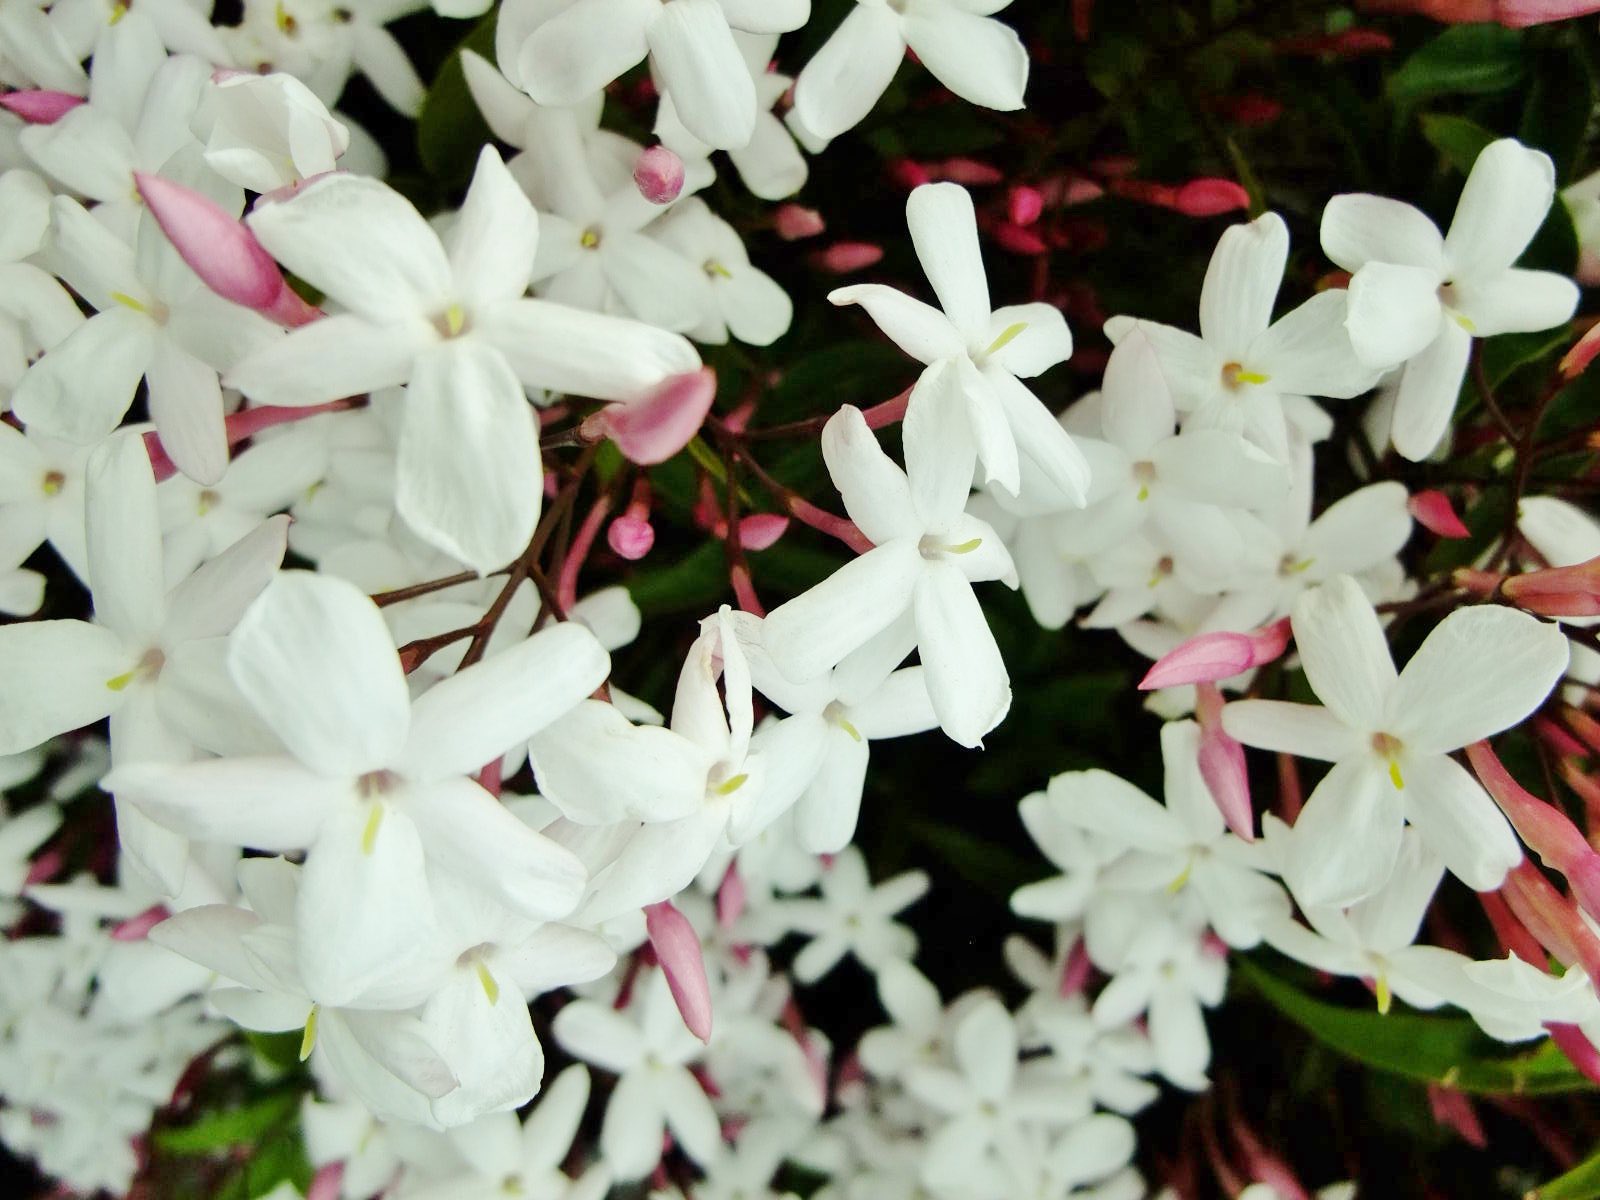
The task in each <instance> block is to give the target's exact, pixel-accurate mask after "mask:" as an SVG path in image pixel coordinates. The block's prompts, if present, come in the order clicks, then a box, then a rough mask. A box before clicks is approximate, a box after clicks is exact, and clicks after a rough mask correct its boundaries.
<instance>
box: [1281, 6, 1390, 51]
mask: <svg viewBox="0 0 1600 1200" xmlns="http://www.w3.org/2000/svg"><path fill="white" fill-rule="evenodd" d="M1368 7H1369V8H1370V7H1374V6H1373V5H1370V4H1369V5H1368ZM1272 48H1273V50H1275V51H1276V52H1277V53H1279V54H1307V55H1322V54H1328V55H1332V56H1334V57H1336V58H1354V57H1356V56H1357V55H1360V54H1387V53H1388V52H1389V51H1390V50H1393V49H1394V39H1393V38H1392V37H1390V36H1389V35H1388V34H1387V33H1384V32H1383V31H1381V30H1378V29H1346V30H1345V31H1344V32H1343V33H1331V34H1317V35H1312V36H1309V37H1290V38H1280V39H1279V40H1278V41H1276V42H1274V43H1272Z"/></svg>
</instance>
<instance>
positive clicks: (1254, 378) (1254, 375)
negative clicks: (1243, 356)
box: [1235, 371, 1272, 383]
mask: <svg viewBox="0 0 1600 1200" xmlns="http://www.w3.org/2000/svg"><path fill="white" fill-rule="evenodd" d="M1235 378H1236V379H1238V381H1239V382H1240V383H1271V382H1272V376H1271V375H1263V374H1262V373H1261V372H1260V371H1240V372H1239V373H1238V375H1236V376H1235Z"/></svg>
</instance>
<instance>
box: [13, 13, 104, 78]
mask: <svg viewBox="0 0 1600 1200" xmlns="http://www.w3.org/2000/svg"><path fill="white" fill-rule="evenodd" d="M58 24H59V18H57V17H55V16H54V15H53V14H51V13H50V12H49V11H47V9H46V7H45V5H43V4H41V3H39V2H38V0H5V3H4V4H0V80H3V81H4V82H5V84H6V86H8V87H13V88H28V87H38V88H48V89H49V90H51V91H56V92H66V93H67V94H68V95H72V96H81V95H83V94H84V93H85V92H87V91H88V89H89V79H88V76H86V75H85V74H84V73H83V66H82V55H81V54H76V53H74V52H73V48H72V46H71V45H70V44H69V43H68V40H67V38H66V37H64V36H63V33H62V30H61V29H60V28H58Z"/></svg>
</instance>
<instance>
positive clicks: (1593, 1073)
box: [1545, 1021, 1600, 1083]
mask: <svg viewBox="0 0 1600 1200" xmlns="http://www.w3.org/2000/svg"><path fill="white" fill-rule="evenodd" d="M1545 1028H1546V1029H1548V1030H1549V1031H1550V1040H1551V1041H1552V1042H1554V1043H1555V1044H1556V1045H1557V1046H1560V1047H1561V1053H1563V1054H1565V1055H1566V1056H1567V1059H1568V1060H1569V1061H1570V1062H1571V1063H1572V1065H1573V1066H1575V1067H1577V1068H1578V1070H1579V1071H1580V1072H1582V1073H1583V1076H1584V1078H1586V1079H1588V1080H1590V1081H1592V1082H1594V1083H1600V1050H1596V1049H1595V1046H1594V1043H1593V1042H1591V1041H1590V1040H1589V1035H1588V1034H1586V1033H1584V1032H1583V1030H1582V1029H1580V1028H1579V1027H1578V1026H1576V1025H1564V1024H1562V1023H1561V1022H1559V1021H1547V1022H1545Z"/></svg>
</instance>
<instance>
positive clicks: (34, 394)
mask: <svg viewBox="0 0 1600 1200" xmlns="http://www.w3.org/2000/svg"><path fill="white" fill-rule="evenodd" d="M130 186H131V184H130ZM99 213H100V210H99V208H96V210H95V212H94V213H93V214H91V213H89V212H88V211H86V210H85V209H84V208H83V207H82V206H81V205H79V204H78V203H77V202H76V201H74V200H70V199H68V198H66V197H64V196H63V197H58V198H57V199H56V201H55V203H54V229H55V240H56V246H57V249H58V251H59V253H60V254H61V256H62V258H63V259H64V260H65V270H66V274H67V276H68V279H69V281H70V282H71V283H72V286H73V288H74V290H75V291H77V292H78V293H79V294H80V295H82V296H84V297H85V298H86V299H88V301H89V302H90V304H92V305H93V306H94V307H95V309H96V310H97V311H96V313H95V315H94V316H93V317H91V318H89V320H88V321H86V322H84V324H82V325H80V326H79V327H78V328H77V329H75V330H74V331H73V332H72V333H71V334H69V335H68V336H67V337H66V338H65V339H64V340H62V341H61V342H60V343H59V344H58V345H57V346H55V347H54V348H53V349H52V350H50V351H49V352H48V353H47V354H45V356H44V357H43V358H41V359H40V360H39V361H38V362H36V363H35V364H34V365H33V366H32V367H30V368H29V369H28V372H27V374H25V375H24V376H23V377H22V379H21V380H20V381H19V382H18V384H17V387H16V391H15V392H14V393H13V395H12V407H13V408H14V409H15V410H16V413H17V415H18V416H19V417H21V418H22V420H23V421H24V422H25V423H26V424H27V425H28V426H29V427H30V428H32V429H33V430H34V431H35V432H37V433H42V434H45V435H47V436H49V437H53V438H60V439H63V440H65V441H70V442H77V443H80V444H87V445H92V444H93V443H95V442H98V441H99V440H100V439H102V438H104V437H106V436H108V435H109V434H110V433H111V431H112V430H113V429H115V428H116V427H117V423H118V422H119V421H121V420H122V418H123V416H124V414H125V413H126V412H127V411H128V407H129V405H131V404H132V403H133V399H134V393H135V391H136V390H137V389H138V386H139V381H140V380H141V379H143V380H144V382H145V388H146V393H147V397H148V403H149V407H150V416H151V419H152V420H153V421H154V422H155V426H156V430H157V432H159V433H160V434H161V444H162V447H163V449H165V450H166V452H167V454H168V456H169V457H170V458H171V459H172V461H173V462H174V463H176V464H177V466H178V468H179V469H180V470H182V471H183V472H184V473H185V474H187V475H189V476H190V477H191V478H193V479H194V480H195V481H196V482H198V483H202V484H209V483H215V482H216V481H217V480H218V479H220V478H221V477H222V473H223V471H224V470H225V469H226V468H227V464H228V440H227V433H226V430H225V427H224V425H223V405H222V388H221V385H220V384H219V382H218V373H219V372H220V371H225V370H227V369H228V368H230V367H232V366H233V364H234V363H236V362H237V361H238V360H239V359H240V358H241V357H242V356H243V355H245V354H247V353H249V352H250V351H252V350H257V349H262V348H264V347H267V346H269V345H271V344H272V343H274V342H276V341H278V340H279V337H280V331H279V329H278V328H277V326H275V325H273V324H272V323H271V322H270V321H268V320H267V319H266V318H265V317H262V316H260V315H259V314H257V313H253V312H251V311H250V310H249V309H246V308H242V307H241V306H239V305H237V304H234V303H232V302H230V301H227V300H224V299H222V298H221V297H220V296H218V295H217V294H216V293H214V292H212V291H211V290H210V289H209V288H207V287H206V286H205V285H204V284H203V283H201V282H200V279H199V277H198V276H196V275H195V273H194V272H193V271H191V270H190V269H189V268H188V266H186V265H185V264H184V262H183V260H182V259H181V258H179V257H178V253H177V251H176V250H174V249H173V248H172V244H171V243H170V242H168V241H167V239H166V235H165V234H163V233H162V232H161V229H160V227H159V226H157V225H156V223H155V221H154V220H152V219H149V218H146V219H144V220H142V221H140V222H139V227H138V233H137V237H136V241H135V244H134V245H133V246H132V247H130V246H128V245H126V244H125V243H123V242H122V241H121V240H120V239H118V238H117V237H116V236H115V235H114V234H112V233H111V232H109V231H108V230H107V229H106V227H105V225H104V224H103V223H102V221H101V219H100V216H99Z"/></svg>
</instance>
